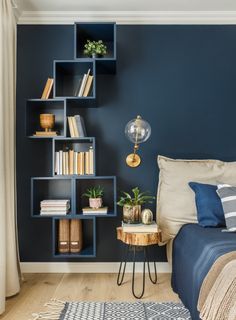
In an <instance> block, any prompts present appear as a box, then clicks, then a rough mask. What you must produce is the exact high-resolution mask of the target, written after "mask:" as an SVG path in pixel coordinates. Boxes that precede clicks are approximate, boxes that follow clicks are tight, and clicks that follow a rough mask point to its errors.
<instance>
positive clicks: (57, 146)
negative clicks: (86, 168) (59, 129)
mask: <svg viewBox="0 0 236 320" xmlns="http://www.w3.org/2000/svg"><path fill="white" fill-rule="evenodd" d="M90 148H92V149H93V164H94V173H93V174H89V175H88V176H89V177H92V176H95V175H96V157H95V153H96V149H95V138H93V137H84V138H60V137H56V138H54V139H53V140H52V159H53V168H52V174H53V176H55V177H62V176H63V175H58V176H57V175H56V174H55V170H54V164H55V152H57V151H59V150H63V151H67V150H74V151H76V152H86V151H88V150H89V149H90ZM69 176H70V177H71V176H74V177H77V176H78V175H69ZM85 176H86V175H85Z"/></svg>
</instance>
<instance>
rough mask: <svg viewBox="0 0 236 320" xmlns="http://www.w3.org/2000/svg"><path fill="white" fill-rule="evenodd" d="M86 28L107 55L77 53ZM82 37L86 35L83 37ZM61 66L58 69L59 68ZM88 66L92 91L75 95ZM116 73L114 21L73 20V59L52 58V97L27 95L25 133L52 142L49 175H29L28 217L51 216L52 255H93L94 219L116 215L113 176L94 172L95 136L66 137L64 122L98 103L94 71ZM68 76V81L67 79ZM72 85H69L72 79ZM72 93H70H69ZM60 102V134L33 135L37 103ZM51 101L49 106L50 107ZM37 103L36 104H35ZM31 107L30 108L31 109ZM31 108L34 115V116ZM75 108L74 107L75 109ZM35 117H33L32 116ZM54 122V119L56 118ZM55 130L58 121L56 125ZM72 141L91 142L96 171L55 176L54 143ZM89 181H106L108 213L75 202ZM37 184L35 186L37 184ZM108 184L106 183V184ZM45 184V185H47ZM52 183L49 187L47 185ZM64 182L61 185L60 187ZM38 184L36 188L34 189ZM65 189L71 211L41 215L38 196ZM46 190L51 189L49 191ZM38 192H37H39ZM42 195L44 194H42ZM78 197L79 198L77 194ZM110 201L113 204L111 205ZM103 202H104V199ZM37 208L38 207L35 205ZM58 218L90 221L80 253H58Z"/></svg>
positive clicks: (61, 196) (68, 257) (46, 104)
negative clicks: (89, 233)
mask: <svg viewBox="0 0 236 320" xmlns="http://www.w3.org/2000/svg"><path fill="white" fill-rule="evenodd" d="M82 28H84V30H86V29H87V31H88V34H89V33H90V35H91V37H89V38H90V40H100V39H101V40H103V41H104V42H105V44H106V45H107V47H108V56H106V57H103V58H95V59H93V58H87V57H84V56H82V55H80V54H79V53H78V46H79V48H80V49H79V50H80V52H81V50H82V47H83V45H84V44H83V43H82V44H79V43H78V41H79V39H80V37H81V33H80V31H79V29H82ZM84 39H85V38H84ZM60 68H61V69H60ZM89 68H90V69H91V74H92V75H93V76H94V78H93V84H92V90H91V92H92V94H91V95H90V96H88V97H77V96H75V91H76V90H78V87H79V79H80V78H82V77H83V74H84V73H87V71H88V69H89ZM114 73H116V24H115V23H114V22H108V23H90V22H82V23H81V22H76V23H75V25H74V60H54V62H53V78H54V86H53V98H52V99H47V100H45V99H29V100H27V107H26V128H25V131H26V135H27V136H28V137H29V138H32V139H49V140H50V141H51V142H52V152H53V157H52V159H53V164H52V176H51V177H33V178H31V208H30V211H31V217H33V218H44V219H48V218H49V219H51V220H52V237H53V257H55V258H63V259H68V260H70V259H72V260H73V259H74V258H88V257H91V258H93V257H96V219H97V218H108V217H115V216H117V208H116V201H117V200H116V177H114V176H96V161H95V160H96V157H95V154H96V146H95V138H94V137H85V138H69V137H67V134H68V128H67V127H68V125H67V116H68V115H69V110H72V109H73V110H77V109H80V108H95V107H97V95H96V94H97V93H96V75H97V74H114ZM64 77H68V78H67V83H65V84H64V83H63V81H64V79H63V78H64ZM68 80H69V81H68ZM70 82H71V83H72V86H71V83H70ZM72 93H73V94H72ZM57 104H60V105H61V107H60V108H59V109H61V110H60V115H61V116H62V115H63V117H61V119H60V118H59V119H60V124H59V127H60V128H61V130H60V131H61V132H62V133H63V134H60V135H59V136H56V137H55V136H51V137H39V136H33V133H34V131H36V130H39V128H40V126H39V119H38V122H37V124H36V122H34V123H32V119H36V116H37V115H38V116H39V114H40V113H42V108H40V111H39V112H40V113H39V112H38V111H37V109H36V108H37V106H42V105H45V108H44V110H45V111H47V112H51V113H55V108H54V107H55V106H56V105H57ZM50 105H51V108H50ZM35 107H36V108H35ZM31 110H32V111H31ZM31 112H33V113H34V114H35V115H36V116H35V117H34V118H33V117H32V116H33V114H31ZM76 112H77V111H76ZM35 121H36V120H35ZM55 123H56V124H57V119H56V121H55ZM55 129H56V130H57V125H56V126H55ZM59 141H60V142H63V141H65V143H66V142H67V143H71V142H73V141H81V143H86V141H88V142H89V143H91V145H92V146H93V149H94V166H95V168H94V169H95V171H94V175H84V176H78V175H68V176H63V175H60V176H56V175H54V154H55V150H56V149H55V145H56V143H57V142H58V143H59ZM89 181H93V183H96V181H100V184H102V182H103V184H105V186H106V187H107V190H109V192H110V194H108V196H109V200H107V202H109V201H110V203H109V208H111V210H109V212H108V214H105V215H83V214H82V208H81V207H79V205H78V202H79V203H80V201H81V196H82V189H81V190H80V191H79V192H77V191H78V189H80V185H83V183H84V184H85V185H86V187H87V183H88V182H89ZM37 184H38V186H37ZM57 184H58V185H59V187H60V185H61V186H62V188H61V187H60V188H59V187H57ZM106 184H107V185H106ZM47 185H48V187H47ZM50 185H51V189H50V188H49V186H50ZM63 186H64V187H63ZM37 188H39V190H40V191H39V192H37ZM59 189H60V190H62V191H63V190H64V191H65V195H63V192H61V191H60V192H59V194H60V196H59V198H65V197H66V198H70V200H71V210H70V213H69V214H67V215H65V216H61V215H54V216H52V215H48V216H45V215H44V216H40V200H43V199H47V198H48V199H50V198H51V199H52V198H54V199H55V198H58V197H57V196H58V195H57V193H56V190H59ZM48 190H50V191H49V192H48ZM52 190H53V191H52ZM38 193H39V194H38ZM44 195H45V196H44ZM79 197H80V201H78V198H79ZM111 203H112V205H111ZM104 205H106V203H104ZM36 208H37V209H36ZM59 219H81V220H83V221H84V222H85V223H92V228H93V232H92V240H91V243H90V244H89V245H88V246H86V247H85V248H84V249H82V251H81V252H80V253H79V254H74V253H71V254H61V253H57V244H56V243H57V242H56V241H57V240H56V235H57V231H56V228H57V224H58V220H59Z"/></svg>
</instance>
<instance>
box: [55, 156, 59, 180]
mask: <svg viewBox="0 0 236 320" xmlns="http://www.w3.org/2000/svg"><path fill="white" fill-rule="evenodd" d="M54 173H55V174H57V175H58V174H59V152H55V158H54Z"/></svg>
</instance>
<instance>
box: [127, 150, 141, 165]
mask: <svg viewBox="0 0 236 320" xmlns="http://www.w3.org/2000/svg"><path fill="white" fill-rule="evenodd" d="M126 163H127V165H128V166H129V167H131V168H136V167H138V166H139V165H140V163H141V158H140V156H139V155H138V154H134V153H131V154H129V155H128V156H127V157H126Z"/></svg>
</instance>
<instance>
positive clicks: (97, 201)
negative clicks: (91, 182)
mask: <svg viewBox="0 0 236 320" xmlns="http://www.w3.org/2000/svg"><path fill="white" fill-rule="evenodd" d="M103 194H104V189H103V188H102V187H101V186H97V187H91V188H88V189H87V190H86V192H85V193H84V194H83V195H82V196H83V197H87V198H88V199H89V206H90V208H93V209H98V208H101V206H102V197H103Z"/></svg>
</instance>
